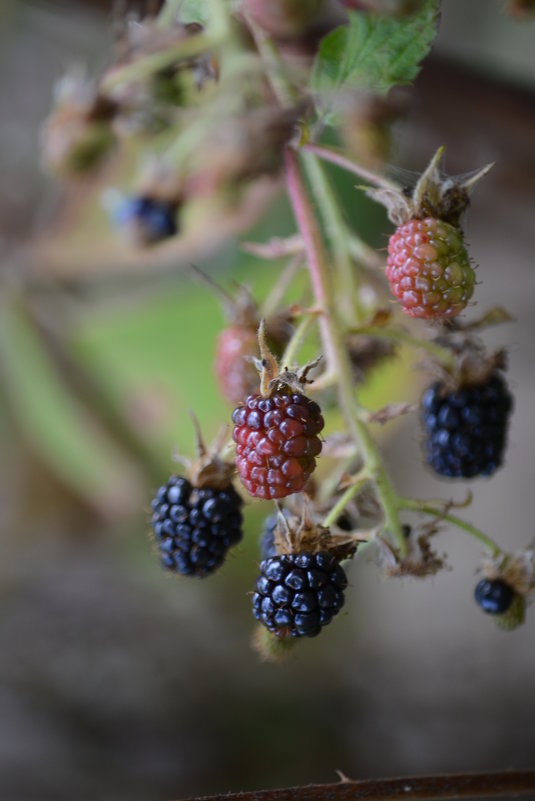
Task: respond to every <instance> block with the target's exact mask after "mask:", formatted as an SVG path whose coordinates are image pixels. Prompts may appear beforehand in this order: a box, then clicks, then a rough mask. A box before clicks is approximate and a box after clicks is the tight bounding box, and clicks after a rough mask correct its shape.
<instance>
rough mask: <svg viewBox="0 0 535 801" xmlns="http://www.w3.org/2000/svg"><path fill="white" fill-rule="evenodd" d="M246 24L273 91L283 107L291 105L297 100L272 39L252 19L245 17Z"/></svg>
mask: <svg viewBox="0 0 535 801" xmlns="http://www.w3.org/2000/svg"><path fill="white" fill-rule="evenodd" d="M246 19H247V25H248V27H249V30H250V31H251V33H252V35H253V39H254V42H255V45H256V49H257V50H258V54H259V56H260V58H261V60H262V62H263V64H264V66H265V68H266V73H267V77H268V80H269V82H270V84H271V88H272V89H273V93H274V95H275V97H276V98H277V100H278V101H279V103H280V104H281V106H282V107H283V108H289V107H291V106H293V105H294V104H295V103H296V101H297V96H296V93H295V90H294V87H293V86H292V85H291V83H290V82H289V80H288V78H287V77H286V75H285V74H284V67H283V64H282V61H281V57H280V55H279V51H278V50H277V48H276V46H275V43H274V42H273V39H271V37H269V36H268V35H267V34H266V33H265V32H264V31H263V30H262V28H260V27H259V26H258V25H256V24H255V23H254V21H253V20H252V19H251V18H250V17H247V18H246Z"/></svg>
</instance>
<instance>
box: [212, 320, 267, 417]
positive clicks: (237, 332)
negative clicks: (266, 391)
mask: <svg viewBox="0 0 535 801" xmlns="http://www.w3.org/2000/svg"><path fill="white" fill-rule="evenodd" d="M257 353H258V343H257V339H256V329H254V328H248V327H246V326H243V325H229V326H228V327H227V328H224V329H223V331H221V333H220V334H219V336H218V338H217V342H216V349H215V358H214V372H215V375H216V379H217V383H218V386H219V389H220V391H221V394H222V395H223V397H224V398H226V399H227V400H228V401H230V403H237V402H238V401H240V400H241V399H242V398H244V397H246V396H247V395H248V394H249V393H250V392H253V391H254V390H255V389H256V388H257V387H258V371H257V369H256V367H255V366H254V363H253V361H252V357H253V356H255V355H256V354H257Z"/></svg>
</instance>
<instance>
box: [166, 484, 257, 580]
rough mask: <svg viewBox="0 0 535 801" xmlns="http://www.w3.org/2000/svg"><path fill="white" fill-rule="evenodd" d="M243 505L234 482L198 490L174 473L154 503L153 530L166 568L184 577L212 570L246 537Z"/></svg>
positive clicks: (205, 573)
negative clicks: (242, 527) (243, 532)
mask: <svg viewBox="0 0 535 801" xmlns="http://www.w3.org/2000/svg"><path fill="white" fill-rule="evenodd" d="M241 506H242V499H241V498H240V496H239V495H238V493H237V492H236V491H235V489H234V488H233V487H232V486H230V485H229V486H228V487H227V488H226V489H223V490H220V489H213V488H211V487H202V488H197V487H193V486H192V485H191V484H190V482H189V481H188V480H187V479H186V478H183V477H181V476H171V478H170V479H169V481H168V482H167V484H164V485H163V486H162V487H160V489H159V490H158V492H157V493H156V496H155V498H154V500H153V501H152V509H153V515H152V530H153V531H154V537H155V539H156V542H157V545H158V549H159V551H160V556H161V560H162V564H163V566H164V567H166V568H168V569H169V570H174V571H176V572H177V573H180V574H181V575H183V576H198V577H200V578H202V577H204V576H207V575H209V574H210V573H213V572H214V570H216V569H217V568H218V567H219V566H220V565H221V564H222V563H223V561H224V559H225V556H226V553H227V551H228V549H229V548H230V547H231V546H232V545H236V544H237V543H238V542H239V541H240V540H241V538H242V530H241V526H242V513H241Z"/></svg>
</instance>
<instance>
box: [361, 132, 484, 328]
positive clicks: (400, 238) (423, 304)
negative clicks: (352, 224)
mask: <svg viewBox="0 0 535 801" xmlns="http://www.w3.org/2000/svg"><path fill="white" fill-rule="evenodd" d="M443 152H444V148H439V150H438V151H437V152H436V154H435V155H434V157H433V158H432V159H431V162H430V163H429V165H428V167H427V169H426V170H425V171H424V172H423V173H422V175H421V176H420V179H419V180H418V182H417V184H416V186H415V187H414V189H413V191H412V192H406V191H404V190H402V189H401V188H400V189H399V190H398V189H395V188H394V187H392V188H391V189H390V188H389V189H388V190H385V189H384V188H383V187H382V188H380V189H370V190H368V191H367V194H368V195H369V196H370V197H373V198H374V199H375V200H377V201H378V202H380V203H382V204H383V205H384V206H386V208H387V210H388V216H389V218H390V220H391V221H392V222H393V223H394V224H395V225H396V226H397V227H396V230H395V231H394V233H393V234H392V236H391V237H390V240H389V243H388V259H387V264H386V276H387V278H388V280H389V282H390V287H391V289H392V293H393V294H394V296H395V297H396V298H397V299H398V300H399V302H400V303H401V306H402V309H403V311H404V312H405V314H408V315H409V316H410V317H419V318H422V319H425V320H439V321H440V320H448V319H450V318H452V317H455V316H456V315H458V314H459V313H460V312H461V311H462V310H463V309H464V308H465V307H466V305H467V304H468V302H469V300H470V298H471V297H472V294H473V292H474V284H475V273H474V271H473V269H472V267H471V266H470V260H469V258H468V253H467V251H466V248H465V246H464V242H463V234H462V231H461V227H460V221H461V218H462V215H463V214H464V212H465V210H466V208H467V207H468V204H469V200H470V192H471V191H472V189H473V187H474V186H475V184H476V183H477V181H479V179H480V178H482V177H483V176H484V175H486V173H487V172H488V171H489V169H490V167H491V166H492V165H488V166H486V167H483V169H481V170H479V171H478V172H477V173H472V174H471V175H469V176H468V178H467V177H466V176H464V177H462V178H461V177H460V178H458V179H456V178H454V177H451V176H448V175H446V174H445V173H443V172H442V171H441V169H440V162H441V159H442V156H443Z"/></svg>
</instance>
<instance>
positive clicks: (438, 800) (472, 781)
mask: <svg viewBox="0 0 535 801" xmlns="http://www.w3.org/2000/svg"><path fill="white" fill-rule="evenodd" d="M534 792H535V771H504V772H502V773H457V774H453V775H450V776H447V775H438V776H417V777H407V778H399V779H378V780H377V779H371V780H370V779H368V780H364V781H350V780H349V779H346V778H342V781H340V782H337V783H336V784H308V785H306V786H305V787H288V788H286V789H282V790H255V791H252V792H249V793H225V794H224V795H213V796H204V797H203V798H202V799H201V798H197V799H193V798H189V799H183V801H326V799H330V801H365V799H368V801H400V799H404V801H418V800H419V801H425V800H426V799H427V801H445V799H470V798H502V797H508V798H512V797H515V798H516V797H519V796H527V795H528V794H529V795H532V794H533V793H534Z"/></svg>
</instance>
